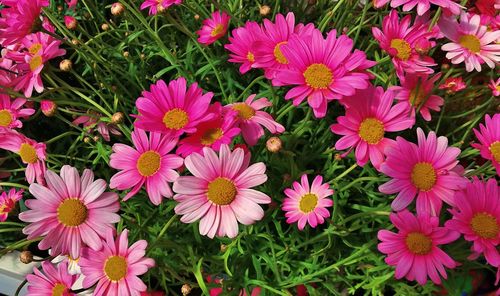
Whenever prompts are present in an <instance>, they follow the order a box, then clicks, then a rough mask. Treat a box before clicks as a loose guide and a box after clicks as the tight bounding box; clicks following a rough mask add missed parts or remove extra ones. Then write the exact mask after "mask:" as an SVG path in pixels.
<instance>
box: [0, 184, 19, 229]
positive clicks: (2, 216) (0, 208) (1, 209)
mask: <svg viewBox="0 0 500 296" xmlns="http://www.w3.org/2000/svg"><path fill="white" fill-rule="evenodd" d="M23 192H24V191H23V190H19V191H16V189H14V188H11V189H10V190H9V192H7V191H4V192H2V194H0V222H3V221H5V220H7V217H8V216H9V213H10V211H12V209H14V208H15V207H16V202H17V201H19V200H20V199H21V198H23Z"/></svg>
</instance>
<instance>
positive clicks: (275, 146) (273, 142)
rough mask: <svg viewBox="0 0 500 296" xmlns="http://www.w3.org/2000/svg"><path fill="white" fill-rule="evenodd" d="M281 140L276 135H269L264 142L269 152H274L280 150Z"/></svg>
mask: <svg viewBox="0 0 500 296" xmlns="http://www.w3.org/2000/svg"><path fill="white" fill-rule="evenodd" d="M282 146H283V142H282V141H281V139H280V138H278V137H270V138H269V139H268V140H267V142H266V148H267V150H268V151H269V152H272V153H276V152H278V151H280V150H281V147H282Z"/></svg>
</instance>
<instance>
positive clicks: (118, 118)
mask: <svg viewBox="0 0 500 296" xmlns="http://www.w3.org/2000/svg"><path fill="white" fill-rule="evenodd" d="M124 118H125V115H123V113H122V112H116V113H115V114H113V116H111V123H112V124H120V123H122V122H123V119H124Z"/></svg>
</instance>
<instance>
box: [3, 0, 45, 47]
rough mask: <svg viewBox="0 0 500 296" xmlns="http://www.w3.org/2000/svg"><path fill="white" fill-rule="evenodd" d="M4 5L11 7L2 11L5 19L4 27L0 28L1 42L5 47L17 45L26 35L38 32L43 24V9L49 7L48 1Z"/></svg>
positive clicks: (24, 0) (9, 2) (17, 2)
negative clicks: (41, 14) (41, 15)
mask: <svg viewBox="0 0 500 296" xmlns="http://www.w3.org/2000/svg"><path fill="white" fill-rule="evenodd" d="M5 2H6V3H5ZM2 3H3V4H4V5H10V6H11V7H9V8H2V9H1V10H0V11H1V12H0V13H1V15H2V18H4V23H3V26H2V27H0V42H1V43H2V45H4V46H6V45H11V44H15V43H17V42H19V41H20V40H21V39H23V38H24V37H25V36H26V35H28V34H30V33H34V32H36V31H37V30H38V29H39V28H40V27H41V24H42V21H41V19H40V13H41V12H42V8H43V7H47V6H49V1H48V0H15V1H2Z"/></svg>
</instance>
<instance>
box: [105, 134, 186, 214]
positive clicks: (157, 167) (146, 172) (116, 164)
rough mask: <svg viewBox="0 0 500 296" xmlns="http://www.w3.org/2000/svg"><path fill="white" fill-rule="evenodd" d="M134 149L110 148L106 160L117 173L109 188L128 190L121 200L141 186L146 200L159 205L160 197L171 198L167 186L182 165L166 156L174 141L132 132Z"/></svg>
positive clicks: (119, 146) (181, 161)
mask: <svg viewBox="0 0 500 296" xmlns="http://www.w3.org/2000/svg"><path fill="white" fill-rule="evenodd" d="M132 142H133V143H134V146H135V148H132V147H130V146H127V145H125V144H120V143H117V144H114V145H113V153H112V154H111V156H110V162H109V165H110V167H112V168H114V169H117V170H121V171H120V172H118V173H117V174H115V175H114V176H113V177H111V180H110V184H109V187H110V188H112V189H114V188H117V189H118V190H125V189H130V188H132V189H131V190H130V192H129V193H127V195H125V197H124V198H123V200H124V201H125V200H128V199H129V198H131V197H132V196H134V195H135V194H136V193H137V192H138V191H139V190H140V189H141V187H142V186H143V185H144V184H145V185H146V191H147V193H148V196H149V199H150V200H151V202H152V203H153V204H155V205H159V204H160V203H161V201H162V197H172V195H173V194H172V190H171V189H170V186H169V184H168V182H174V181H175V180H176V179H177V178H178V177H179V174H178V173H177V172H176V171H175V169H178V168H179V167H181V166H182V164H183V161H184V160H183V159H182V157H180V156H177V155H175V154H169V153H170V151H172V149H174V147H175V146H176V145H177V138H171V137H168V136H165V135H163V134H160V133H154V132H152V133H150V134H149V138H148V135H147V134H146V132H145V131H143V130H141V129H135V130H134V131H133V132H132Z"/></svg>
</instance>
